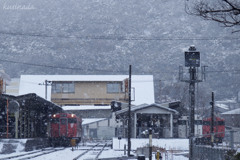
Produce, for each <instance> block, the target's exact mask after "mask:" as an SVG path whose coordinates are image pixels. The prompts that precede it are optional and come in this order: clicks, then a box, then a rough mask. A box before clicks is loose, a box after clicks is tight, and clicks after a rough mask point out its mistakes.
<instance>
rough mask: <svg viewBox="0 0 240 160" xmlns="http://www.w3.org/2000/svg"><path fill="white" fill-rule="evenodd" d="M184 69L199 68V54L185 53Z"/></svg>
mask: <svg viewBox="0 0 240 160" xmlns="http://www.w3.org/2000/svg"><path fill="white" fill-rule="evenodd" d="M185 67H200V52H185Z"/></svg>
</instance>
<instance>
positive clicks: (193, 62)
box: [179, 46, 205, 160]
mask: <svg viewBox="0 0 240 160" xmlns="http://www.w3.org/2000/svg"><path fill="white" fill-rule="evenodd" d="M185 67H189V74H190V77H189V79H184V77H183V67H179V79H180V81H182V82H187V83H189V120H190V122H189V123H190V125H189V160H193V145H194V133H195V132H194V126H195V124H194V121H195V117H194V116H195V83H198V82H202V81H203V79H204V78H205V67H203V68H202V74H201V75H202V76H201V77H200V78H201V79H199V76H198V73H197V70H196V67H200V52H198V51H196V48H195V46H190V48H189V50H188V51H186V52H185Z"/></svg>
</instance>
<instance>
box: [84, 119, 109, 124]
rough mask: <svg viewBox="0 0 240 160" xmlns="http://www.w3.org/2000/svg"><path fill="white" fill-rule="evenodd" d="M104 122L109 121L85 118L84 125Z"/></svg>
mask: <svg viewBox="0 0 240 160" xmlns="http://www.w3.org/2000/svg"><path fill="white" fill-rule="evenodd" d="M103 120H107V118H83V119H82V125H88V124H93V123H96V122H101V121H103Z"/></svg>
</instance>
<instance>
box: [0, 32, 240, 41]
mask: <svg viewBox="0 0 240 160" xmlns="http://www.w3.org/2000/svg"><path fill="white" fill-rule="evenodd" d="M0 34H1V35H10V36H25V37H40V38H67V39H69V38H70V39H83V40H117V41H122V40H130V41H175V40H176V41H177V40H191V41H192V40H199V41H206V40H239V39H240V37H156V36H155V37H148V36H126V35H49V34H39V33H19V32H4V31H0Z"/></svg>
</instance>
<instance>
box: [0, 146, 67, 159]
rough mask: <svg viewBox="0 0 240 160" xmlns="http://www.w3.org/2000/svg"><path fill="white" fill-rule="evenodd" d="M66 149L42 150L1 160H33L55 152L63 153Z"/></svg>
mask: <svg viewBox="0 0 240 160" xmlns="http://www.w3.org/2000/svg"><path fill="white" fill-rule="evenodd" d="M64 149H65V148H50V149H42V150H37V151H34V152H30V153H24V154H19V155H15V156H9V157H4V158H0V160H7V159H18V160H27V159H32V158H35V157H39V156H43V155H46V154H50V153H53V152H57V151H61V150H64Z"/></svg>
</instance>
